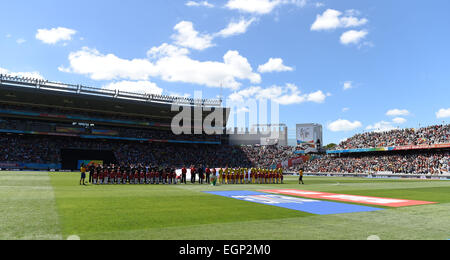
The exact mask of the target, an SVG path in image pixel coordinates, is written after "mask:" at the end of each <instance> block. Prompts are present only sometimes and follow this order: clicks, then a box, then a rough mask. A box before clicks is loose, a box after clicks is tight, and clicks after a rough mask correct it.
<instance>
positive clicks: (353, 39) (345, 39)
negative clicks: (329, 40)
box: [341, 30, 369, 45]
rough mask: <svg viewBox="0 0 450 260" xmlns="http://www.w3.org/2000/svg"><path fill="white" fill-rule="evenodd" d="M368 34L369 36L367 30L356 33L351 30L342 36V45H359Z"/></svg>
mask: <svg viewBox="0 0 450 260" xmlns="http://www.w3.org/2000/svg"><path fill="white" fill-rule="evenodd" d="M367 34H369V32H368V31H366V30H361V31H356V30H350V31H347V32H345V33H343V34H342V35H341V43H342V44H344V45H348V44H358V43H359V42H360V41H361V40H362V39H364V38H365V37H366V36H367Z"/></svg>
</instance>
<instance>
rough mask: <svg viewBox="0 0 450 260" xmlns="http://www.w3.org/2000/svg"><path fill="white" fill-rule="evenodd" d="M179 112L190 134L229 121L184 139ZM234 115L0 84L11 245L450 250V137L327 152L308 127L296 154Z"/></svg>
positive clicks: (194, 103)
mask: <svg viewBox="0 0 450 260" xmlns="http://www.w3.org/2000/svg"><path fill="white" fill-rule="evenodd" d="M174 106H176V107H177V108H178V109H177V110H174V109H173V107H174ZM180 108H183V109H186V110H187V111H190V112H189V114H188V117H189V118H191V119H192V120H188V123H187V124H188V128H192V129H195V128H196V122H197V121H201V122H203V121H205V120H206V118H208V116H210V115H211V114H213V113H216V115H217V114H219V115H221V116H220V117H222V119H223V120H215V121H214V124H213V125H212V127H213V128H214V129H216V130H220V131H218V132H217V133H216V134H206V129H201V131H200V134H174V132H173V131H172V130H173V118H175V117H176V115H177V114H178V113H179V111H180ZM196 108H197V109H199V111H201V116H200V117H198V116H196V115H194V113H195V111H197V110H196ZM204 108H208V109H204ZM229 116H230V110H229V109H228V108H226V107H223V106H222V100H220V99H201V100H197V99H190V98H177V97H170V96H161V95H146V94H145V95H144V94H138V93H131V92H124V91H119V90H106V89H98V88H92V87H86V86H82V85H70V84H63V83H56V82H50V81H46V80H40V79H32V78H22V77H16V76H9V75H1V76H0V140H1V142H0V150H1V155H0V156H1V157H0V169H1V170H2V171H1V172H0V180H1V186H2V188H1V190H0V192H1V193H2V194H1V195H2V196H1V197H2V203H1V204H0V205H1V208H2V212H3V213H2V216H1V217H0V218H1V220H2V221H1V224H0V225H1V232H0V239H2V240H4V239H37V240H40V239H50V240H54V239H55V240H57V239H82V240H96V239H100V240H103V239H105V240H109V239H113V240H122V239H126V240H128V239H130V240H132V239H143V240H147V239H150V240H153V239H156V240H180V239H181V240H338V239H344V240H366V239H373V238H375V239H384V240H396V239H417V240H421V239H430V240H444V239H448V238H449V237H450V234H449V229H448V227H450V222H449V220H450V219H449V218H448V212H450V182H449V180H450V172H449V169H450V168H449V167H450V166H449V163H450V125H445V124H443V125H434V126H429V127H423V128H419V129H403V130H391V131H388V132H379V133H378V132H371V133H364V134H358V135H355V136H353V137H350V138H348V139H347V140H345V141H343V142H342V143H340V144H338V145H336V146H334V147H328V148H325V147H323V145H322V137H321V134H322V133H321V126H320V125H317V124H302V125H299V126H298V128H297V132H298V133H300V134H299V136H301V137H298V140H297V141H298V144H299V145H298V146H297V147H295V146H287V145H285V144H282V143H281V140H282V138H281V139H280V140H275V141H274V140H270V141H268V142H265V143H264V140H266V138H264V137H261V136H257V138H254V140H256V142H257V141H258V140H259V141H260V143H258V144H257V143H254V144H251V142H250V143H249V142H246V143H245V142H243V141H242V136H240V137H239V138H236V137H234V136H233V134H230V133H229V132H227V131H226V129H227V121H228V118H229ZM220 117H219V118H220ZM220 132H222V133H220ZM247 141H248V139H247ZM239 142H242V143H241V144H240V145H239ZM305 144H307V145H306V146H305ZM80 171H81V172H82V175H83V174H84V175H85V176H86V179H85V180H80ZM300 173H301V175H302V176H303V174H304V179H303V180H304V184H299V174H300ZM183 175H184V176H183Z"/></svg>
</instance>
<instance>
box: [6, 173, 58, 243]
mask: <svg viewBox="0 0 450 260" xmlns="http://www.w3.org/2000/svg"><path fill="white" fill-rule="evenodd" d="M0 184H1V185H0V208H1V209H2V214H1V215H0V230H1V232H0V239H1V240H17V239H26V240H31V239H39V240H46V239H50V240H55V239H61V238H62V236H61V232H60V227H59V221H58V214H57V211H56V204H55V195H54V192H53V188H52V186H51V184H50V178H49V176H48V174H47V173H20V172H0Z"/></svg>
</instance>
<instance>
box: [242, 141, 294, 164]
mask: <svg viewBox="0 0 450 260" xmlns="http://www.w3.org/2000/svg"><path fill="white" fill-rule="evenodd" d="M294 149H295V148H294V147H291V146H261V147H259V146H243V147H241V150H242V151H243V152H244V153H245V155H246V156H247V158H248V159H249V161H250V162H251V164H252V167H256V168H263V169H267V168H270V167H272V166H273V165H277V164H279V163H281V162H283V161H286V160H289V159H292V158H293V156H294V153H293V152H294Z"/></svg>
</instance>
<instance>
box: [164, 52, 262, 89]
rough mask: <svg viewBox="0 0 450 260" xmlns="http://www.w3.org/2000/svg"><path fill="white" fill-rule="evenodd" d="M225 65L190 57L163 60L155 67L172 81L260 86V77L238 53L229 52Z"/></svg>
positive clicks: (232, 85)
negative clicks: (246, 83)
mask: <svg viewBox="0 0 450 260" xmlns="http://www.w3.org/2000/svg"><path fill="white" fill-rule="evenodd" d="M223 60H224V61H223V62H216V61H204V62H203V61H197V60H193V59H191V58H190V57H188V56H174V57H170V56H168V57H164V58H161V59H159V60H158V61H157V62H156V64H155V66H156V68H157V74H156V75H158V76H160V77H161V78H162V79H163V80H165V81H169V82H185V83H192V84H199V85H205V86H208V87H224V88H231V89H238V88H239V87H240V86H241V85H242V84H241V83H240V82H238V81H237V80H238V79H240V80H245V79H247V80H249V81H250V82H251V83H260V82H261V76H260V75H259V74H257V73H254V72H253V69H252V67H251V65H250V63H249V62H248V60H247V59H246V58H245V57H243V56H241V55H240V54H239V52H237V51H228V52H227V53H226V54H225V55H224V57H223Z"/></svg>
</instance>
